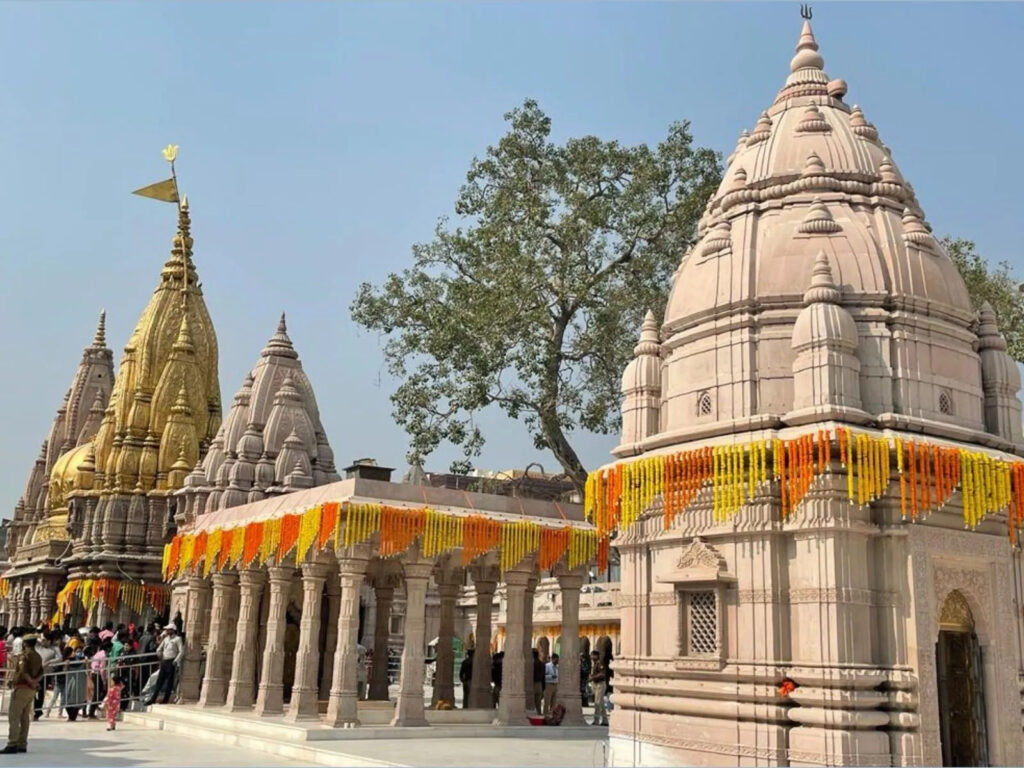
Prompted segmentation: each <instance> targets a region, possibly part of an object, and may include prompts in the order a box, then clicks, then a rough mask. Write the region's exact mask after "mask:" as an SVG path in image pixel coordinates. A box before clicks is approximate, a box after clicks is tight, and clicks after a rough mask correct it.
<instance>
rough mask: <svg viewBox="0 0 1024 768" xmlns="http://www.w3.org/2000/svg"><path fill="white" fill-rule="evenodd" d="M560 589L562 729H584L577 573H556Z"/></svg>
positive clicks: (579, 576)
mask: <svg viewBox="0 0 1024 768" xmlns="http://www.w3.org/2000/svg"><path fill="white" fill-rule="evenodd" d="M558 586H559V587H561V589H562V647H561V649H560V650H561V654H560V655H559V664H558V694H559V695H558V702H559V703H560V704H561V705H562V706H563V707H565V717H563V718H562V725H566V726H570V725H585V724H586V723H585V721H584V720H583V702H582V701H580V587H582V586H583V573H582V571H580V570H579V569H576V570H574V571H569V572H566V573H560V574H559V575H558Z"/></svg>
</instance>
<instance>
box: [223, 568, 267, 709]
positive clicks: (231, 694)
mask: <svg viewBox="0 0 1024 768" xmlns="http://www.w3.org/2000/svg"><path fill="white" fill-rule="evenodd" d="M238 580H239V584H240V587H239V601H238V624H237V626H236V628H235V652H234V658H233V659H232V662H231V681H230V683H229V684H228V695H227V706H228V709H230V710H231V711H232V712H238V711H240V710H246V709H249V708H251V707H252V704H253V699H254V698H255V696H254V693H255V691H254V690H253V689H254V687H255V685H254V683H253V678H254V675H255V673H256V654H257V653H258V652H259V648H258V647H257V646H256V637H257V633H258V632H259V621H260V595H261V594H262V592H263V583H264V581H265V580H266V576H265V574H264V573H263V571H260V570H256V569H246V570H244V571H242V572H240V573H239V574H238Z"/></svg>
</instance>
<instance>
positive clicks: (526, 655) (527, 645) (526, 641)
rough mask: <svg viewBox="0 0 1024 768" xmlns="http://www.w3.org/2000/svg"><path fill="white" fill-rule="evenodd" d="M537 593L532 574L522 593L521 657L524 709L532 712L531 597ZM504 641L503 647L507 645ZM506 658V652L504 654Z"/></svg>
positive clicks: (535, 581)
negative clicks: (523, 670)
mask: <svg viewBox="0 0 1024 768" xmlns="http://www.w3.org/2000/svg"><path fill="white" fill-rule="evenodd" d="M536 594H537V576H536V575H533V576H531V577H530V579H529V581H527V582H526V592H525V593H524V594H523V651H522V653H523V659H524V662H523V663H524V664H525V665H526V675H525V676H524V678H523V691H524V692H525V693H526V711H527V712H533V711H534V706H533V599H534V597H535V596H536ZM508 645H509V644H508V643H507V642H506V643H505V647H508ZM505 658H506V659H507V658H508V654H507V653H506V654H505Z"/></svg>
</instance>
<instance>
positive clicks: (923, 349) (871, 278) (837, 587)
mask: <svg viewBox="0 0 1024 768" xmlns="http://www.w3.org/2000/svg"><path fill="white" fill-rule="evenodd" d="M1020 384H1021V381H1020V375H1019V373H1018V369H1017V366H1016V364H1015V363H1014V361H1013V360H1012V359H1011V358H1010V357H1009V355H1008V354H1007V352H1006V343H1005V341H1004V340H1003V338H1002V337H1001V335H1000V334H999V331H998V328H997V325H996V318H995V315H994V313H993V312H992V309H991V307H989V306H987V305H986V306H984V307H982V308H981V310H980V312H976V311H975V310H974V309H973V308H972V306H971V303H970V301H969V298H968V293H967V289H966V287H965V284H964V281H963V279H962V278H961V277H960V275H959V273H958V271H957V269H956V267H955V265H954V264H953V262H952V261H951V260H950V259H949V257H948V256H947V255H946V253H945V252H944V251H943V249H942V247H941V245H940V244H939V243H938V242H937V241H936V239H935V238H934V237H933V235H932V230H931V227H930V226H929V224H928V223H927V221H926V219H925V216H924V212H923V211H922V210H921V206H920V204H919V203H918V200H917V198H916V196H915V194H914V190H913V187H912V186H911V185H910V183H909V182H908V181H907V180H906V179H905V178H904V177H903V175H902V174H901V173H900V171H899V169H898V168H897V166H896V164H895V162H894V160H893V155H892V152H891V151H890V149H889V148H888V147H887V146H886V145H885V144H884V143H883V142H882V140H881V138H880V137H879V132H878V130H877V129H876V128H875V126H874V125H872V124H871V123H870V122H869V120H868V118H867V116H866V114H865V112H864V111H863V110H862V109H861V108H860V107H857V106H852V105H850V104H849V103H848V101H847V84H846V83H845V82H844V81H842V80H834V79H830V78H829V77H828V75H826V73H825V71H824V61H823V58H822V55H821V53H820V51H819V47H818V43H817V42H816V40H815V37H814V34H813V32H812V30H811V25H810V22H809V21H805V22H804V25H803V29H802V30H801V32H800V36H799V40H798V43H797V47H796V55H795V56H794V57H793V59H792V61H791V63H790V73H789V76H788V77H787V78H786V81H785V84H784V85H783V87H782V89H781V90H780V91H779V93H778V95H777V97H776V99H775V101H774V102H773V103H772V104H771V106H769V107H768V109H767V110H766V111H764V112H762V113H761V114H760V116H759V117H758V118H757V119H756V121H755V123H754V125H753V127H752V128H751V129H750V130H749V131H746V130H745V131H743V132H742V134H741V135H740V138H739V141H738V143H737V145H736V148H735V151H734V152H733V153H732V154H731V155H730V157H729V158H728V161H727V167H726V170H725V174H724V178H723V181H722V183H721V186H720V187H719V189H718V191H717V192H716V193H715V194H714V195H713V197H712V198H711V200H710V201H709V202H708V204H707V208H706V210H705V212H704V215H703V217H702V219H701V221H700V226H699V231H698V240H697V242H696V244H695V245H694V246H693V248H692V249H690V250H689V252H687V253H686V254H685V255H684V256H683V257H682V260H681V263H680V265H679V267H678V269H677V271H676V273H675V275H674V277H673V281H672V285H671V292H670V294H669V297H668V304H667V308H666V311H665V316H664V319H663V320H662V322H661V323H660V324H659V323H658V322H657V320H656V319H655V317H654V316H653V315H649V316H648V318H647V320H646V322H645V323H644V326H643V329H642V332H641V336H640V342H639V343H638V345H637V346H636V350H635V359H634V360H633V361H632V362H631V363H630V364H629V367H628V368H627V369H626V371H625V372H624V375H623V380H622V394H623V405H622V436H621V442H620V444H619V446H618V447H617V448H616V449H615V451H614V452H613V453H614V455H615V456H616V457H617V458H618V459H619V461H618V462H617V463H615V464H612V465H609V466H608V467H605V468H603V469H602V470H601V471H599V472H597V473H596V474H594V475H593V476H592V477H591V480H590V483H589V485H588V500H587V511H588V514H590V515H592V516H593V517H594V519H595V520H596V521H597V526H598V529H599V531H600V530H601V529H604V530H611V529H616V528H617V529H618V531H619V533H618V535H617V537H616V539H615V546H616V547H617V548H618V551H619V552H620V554H621V567H622V600H621V602H622V610H621V620H622V627H623V638H622V653H621V655H620V656H619V657H618V659H617V661H616V663H615V675H616V677H615V697H614V701H615V710H614V712H613V713H612V718H611V747H612V753H613V762H614V764H615V765H644V766H656V765H664V766H670V765H738V764H759V765H762V764H763V765H769V764H772V765H775V764H777V765H1016V764H1019V763H1020V762H1021V761H1022V760H1024V740H1022V733H1021V725H1020V712H1021V703H1022V701H1021V693H1020V692H1021V690H1022V688H1021V681H1022V676H1021V672H1020V670H1021V669H1022V659H1021V637H1022V629H1024V628H1022V623H1021V615H1020V610H1019V596H1020V594H1021V589H1022V586H1024V585H1022V579H1021V567H1020V549H1019V547H1017V546H1014V542H1015V541H1016V536H1017V529H1018V528H1019V526H1020V524H1021V513H1022V497H1024V482H1022V474H1021V473H1022V470H1024V463H1022V462H1021V461H1020V459H1019V457H1020V456H1021V454H1022V452H1024V444H1022V435H1021V404H1020V401H1019V400H1018V398H1017V393H1018V390H1019V389H1020ZM1008 533H1009V537H1010V541H1008V540H1007V536H1008Z"/></svg>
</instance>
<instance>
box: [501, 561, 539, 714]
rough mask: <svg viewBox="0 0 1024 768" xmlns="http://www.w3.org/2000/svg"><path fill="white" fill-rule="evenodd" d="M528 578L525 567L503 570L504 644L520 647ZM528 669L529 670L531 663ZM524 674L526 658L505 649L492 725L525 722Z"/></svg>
mask: <svg viewBox="0 0 1024 768" xmlns="http://www.w3.org/2000/svg"><path fill="white" fill-rule="evenodd" d="M529 580H530V574H529V572H528V571H517V570H513V571H506V573H505V593H506V601H507V602H506V606H507V608H506V622H505V631H506V636H505V646H506V647H507V648H522V647H523V614H524V612H523V604H524V601H525V595H526V585H527V583H528V582H529ZM530 672H531V674H532V672H533V667H532V666H531V667H530ZM525 675H526V659H524V658H523V657H522V656H521V655H520V654H518V653H511V654H509V653H506V654H505V660H504V663H503V664H502V667H501V698H500V699H499V701H498V717H497V719H496V720H495V721H494V722H495V725H526V692H525V686H524V683H523V678H524V677H525Z"/></svg>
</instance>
